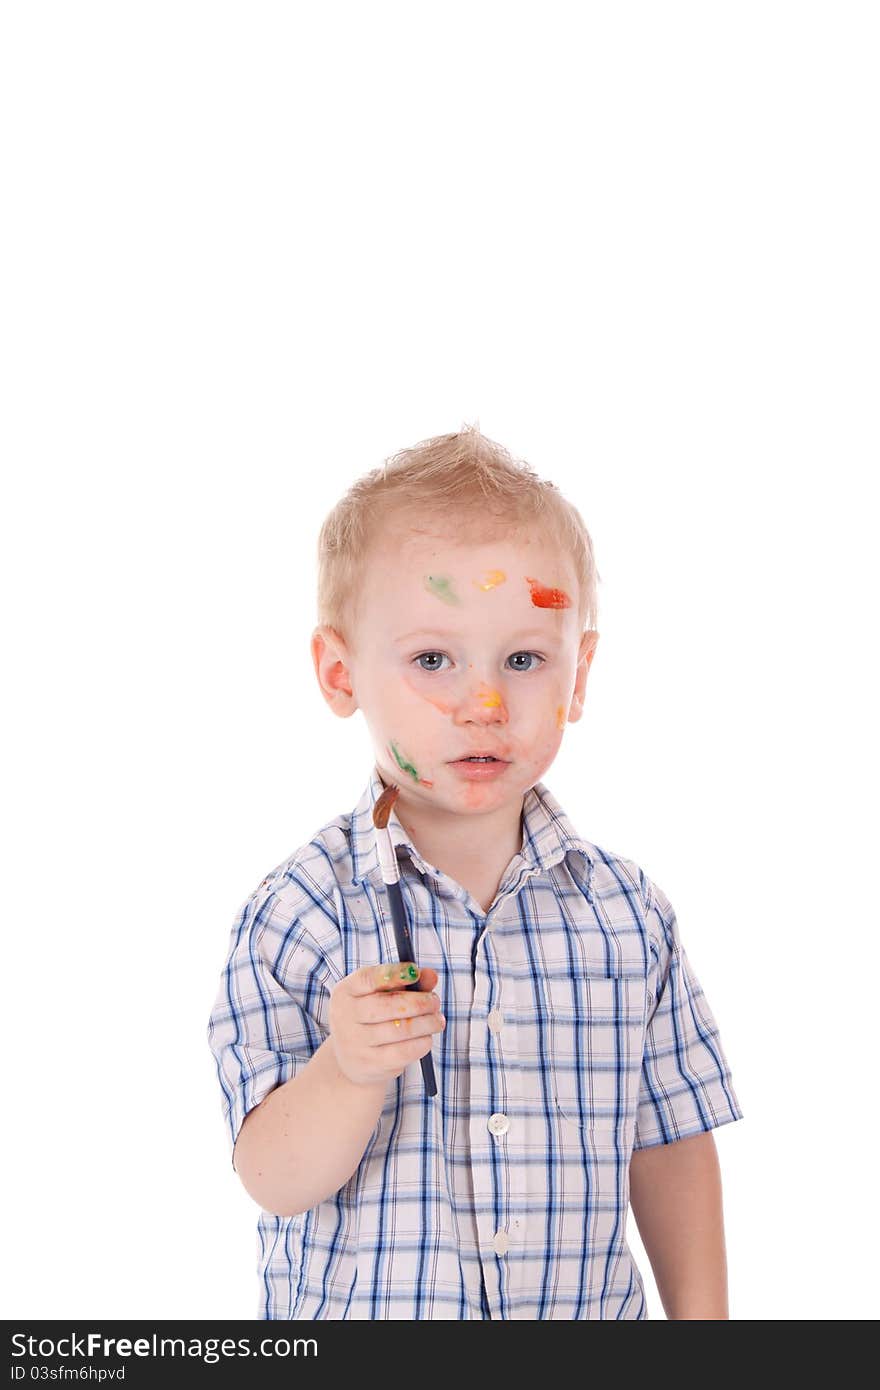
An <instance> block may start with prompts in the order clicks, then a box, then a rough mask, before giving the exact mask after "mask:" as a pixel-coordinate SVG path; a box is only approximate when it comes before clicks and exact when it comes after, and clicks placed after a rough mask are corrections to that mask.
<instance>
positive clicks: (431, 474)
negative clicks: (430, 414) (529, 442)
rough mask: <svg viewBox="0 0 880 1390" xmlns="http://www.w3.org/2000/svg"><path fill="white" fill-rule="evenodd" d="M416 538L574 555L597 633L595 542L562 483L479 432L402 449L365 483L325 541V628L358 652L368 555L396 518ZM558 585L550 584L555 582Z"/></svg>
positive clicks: (586, 615) (344, 501)
mask: <svg viewBox="0 0 880 1390" xmlns="http://www.w3.org/2000/svg"><path fill="white" fill-rule="evenodd" d="M392 519H393V520H394V521H395V522H403V523H408V525H409V529H410V531H411V533H412V534H417V533H418V532H420V531H422V532H425V531H428V530H430V533H431V534H432V535H437V534H441V535H442V534H446V532H445V530H444V527H445V526H446V525H447V524H450V523H451V524H450V525H449V533H448V534H449V538H450V540H451V541H454V542H455V543H456V544H457V543H465V544H467V543H470V544H474V543H477V542H480V541H491V540H498V539H500V538H501V537H509V536H510V534H511V532H512V531H513V532H515V531H516V530H517V529H521V530H526V529H528V530H529V531H530V533H534V532H536V531H537V533H538V534H539V535H540V536H543V537H544V538H545V539H546V540H547V542H548V543H549V544H550V545H556V546H558V547H559V549H560V550H562V551H564V552H567V554H568V555H569V556H570V557H571V560H572V562H573V564H574V569H575V573H576V575H577V578H578V585H579V602H578V623H579V625H580V627H581V628H583V627H584V626H587V627H589V628H591V629H596V626H597V621H598V592H597V591H598V583H599V581H600V578H601V576H600V575H599V572H598V570H597V569H596V563H595V559H594V556H593V543H592V541H591V539H590V533H589V532H588V530H587V528H586V526H585V525H584V521H583V518H582V517H581V515H580V512H579V511H578V510H577V508H576V507H575V506H573V505H572V503H571V502H569V501H567V500H566V498H564V497H563V495H562V493H561V492H560V491H559V489H558V487H557V486H556V484H555V483H552V482H550V481H549V480H545V479H543V478H539V477H538V475H537V473H536V472H535V471H534V469H532V468H530V467H529V465H528V464H527V463H525V462H524V461H523V460H518V459H514V458H513V457H512V456H511V455H510V453H509V452H508V450H507V449H505V448H504V447H503V445H501V444H498V443H496V442H495V441H494V440H492V439H487V438H486V436H485V435H484V434H481V433H480V428H479V425H478V424H473V425H464V426H463V427H462V429H461V430H460V432H459V433H458V434H440V435H437V436H435V437H434V438H433V439H424V440H422V441H421V443H419V444H415V445H413V447H412V448H409V449H401V450H400V451H399V452H398V453H396V454H394V455H393V457H391V458H389V459H388V460H387V461H386V462H385V464H384V465H382V466H381V467H379V468H374V469H373V470H372V471H371V472H369V473H365V474H364V475H363V476H362V477H361V478H358V479H357V481H356V482H355V483H353V484H352V486H351V487H350V488H349V490H348V492H346V493H345V495H344V496H343V497H342V498H340V500H339V501H338V502H337V503H336V506H335V507H334V508H333V510H332V511H331V512H330V514H329V515H328V516H327V517H326V519H325V521H324V524H323V525H322V527H321V531H320V534H319V536H318V586H317V598H318V621H319V623H326V624H328V625H329V626H330V627H332V628H334V629H335V631H337V632H338V633H339V634H340V636H342V637H343V639H344V640H345V641H347V642H348V643H349V645H352V646H353V645H354V635H355V628H356V619H357V611H358V600H359V595H360V592H361V589H362V587H363V577H364V573H365V570H366V565H367V559H368V556H369V553H370V550H371V547H372V546H373V545H374V544H375V543H376V541H377V540H378V539H379V537H380V536H382V535H383V534H385V535H387V526H388V523H389V521H390V520H392ZM550 582H551V583H552V579H551V580H550Z"/></svg>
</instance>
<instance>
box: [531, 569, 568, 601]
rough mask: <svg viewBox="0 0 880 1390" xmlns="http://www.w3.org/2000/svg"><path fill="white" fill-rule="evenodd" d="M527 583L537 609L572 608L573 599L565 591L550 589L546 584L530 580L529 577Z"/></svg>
mask: <svg viewBox="0 0 880 1390" xmlns="http://www.w3.org/2000/svg"><path fill="white" fill-rule="evenodd" d="M526 583H527V584H528V586H529V588H530V589H531V591H532V603H533V604H534V605H535V607H536V608H571V599H570V598H569V597H568V594H567V593H566V592H565V590H564V589H548V588H547V586H546V584H541V583H540V581H539V580H537V579H529V577H528V575H526Z"/></svg>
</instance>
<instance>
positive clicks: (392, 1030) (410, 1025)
mask: <svg viewBox="0 0 880 1390" xmlns="http://www.w3.org/2000/svg"><path fill="white" fill-rule="evenodd" d="M445 1027H446V1018H445V1017H444V1015H443V1014H441V1013H439V1012H438V1013H435V1012H432V1013H431V1015H430V1017H428V1018H419V1017H416V1018H412V1017H407V1018H393V1019H392V1020H391V1022H390V1023H388V1022H385V1023H380V1024H377V1025H376V1026H375V1027H374V1028H371V1029H370V1043H371V1045H373V1046H379V1047H381V1046H382V1045H383V1044H388V1043H397V1042H405V1041H406V1040H407V1039H408V1038H422V1037H431V1038H432V1039H433V1036H434V1034H435V1033H442V1032H443V1029H444V1028H445Z"/></svg>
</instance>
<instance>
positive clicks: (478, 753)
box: [451, 748, 507, 763]
mask: <svg viewBox="0 0 880 1390" xmlns="http://www.w3.org/2000/svg"><path fill="white" fill-rule="evenodd" d="M472 758H492V759H494V761H495V762H496V763H504V762H506V761H507V759H506V758H502V757H500V756H499V754H498V753H493V751H492V749H491V748H472V749H471V751H470V753H462V755H461V757H460V758H452V759H451V761H452V762H454V763H466V762H469V761H470V759H472Z"/></svg>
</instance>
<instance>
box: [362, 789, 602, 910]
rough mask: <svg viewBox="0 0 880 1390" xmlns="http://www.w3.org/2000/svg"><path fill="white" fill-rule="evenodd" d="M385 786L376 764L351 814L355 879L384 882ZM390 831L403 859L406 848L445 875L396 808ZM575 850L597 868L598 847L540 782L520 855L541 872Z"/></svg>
mask: <svg viewBox="0 0 880 1390" xmlns="http://www.w3.org/2000/svg"><path fill="white" fill-rule="evenodd" d="M384 788H385V783H384V782H383V780H382V778H381V776H380V774H379V770H378V768H377V766H376V765H375V763H374V764H373V768H372V771H371V772H370V777H369V780H368V782H367V785H366V787H365V788H364V792H363V795H362V796H361V799H360V801H359V802H358V804H357V806H356V807H355V808H354V810H353V811H352V813H351V857H352V865H353V868H352V879H353V881H354V882H355V883H361V882H362V881H363V879H365V878H368V877H369V878H375V879H376V880H377V882H380V883H381V881H382V873H381V869H380V867H379V853H378V850H377V849H376V836H375V832H374V828H373V805H374V803H375V802H376V801H378V799H379V797H380V795H381V794H382V791H383V790H384ZM388 830H389V832H390V835H391V843H392V846H393V847H394V851H395V853H396V854H397V857H398V858H400V853H399V850H400V849H402V850H403V851H404V853H405V854H408V855H409V857H410V859H411V861H412V863H413V866H414V867H415V868H416V869H417V870H418V872H419V873H421V874H424V873H429V874H432V875H434V876H435V877H436V876H437V875H439V872H440V871H439V869H436V868H435V867H434V865H433V864H429V863H427V861H426V860H425V859H423V858H422V856H421V855H420V854H419V852H418V850H417V849H416V847H415V845H414V844H413V841H412V839H411V838H410V836H409V835H408V834H407V832H406V830H404V828H403V826H402V825H401V823H400V821H399V820H398V818H397V812H396V811H395V810H393V809H392V811H391V815H390V816H389V818H388ZM570 850H573V851H575V852H576V853H577V854H580V855H583V857H584V858H585V859H586V860H587V861H588V863H589V865H590V866H591V867H592V866H593V864H594V863H595V846H593V845H591V844H590V842H589V841H588V840H584V839H583V838H582V837H581V836H580V835H578V833H577V831H576V830H575V828H574V826H573V825H572V823H571V821H570V820H569V818H568V816H567V815H566V814H565V812H564V811H563V809H562V807H561V806H560V805H559V802H558V801H557V800H556V798H555V797H554V796H553V794H552V792H551V791H549V790H548V788H547V787H546V786H545V785H544V783H543V782H535V783H534V785H533V786H531V787H529V789H528V791H527V792H526V793H525V795H524V797H523V844H522V850H521V851H520V856H519V857H520V858H521V859H522V861H523V863H524V864H525V865H526V866H527V867H528V868H531V869H533V870H537V871H540V870H543V869H549V868H550V867H551V865H553V864H558V863H559V861H560V860H561V859H563V858H564V857H565V855H566V854H568V853H569V851H570Z"/></svg>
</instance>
